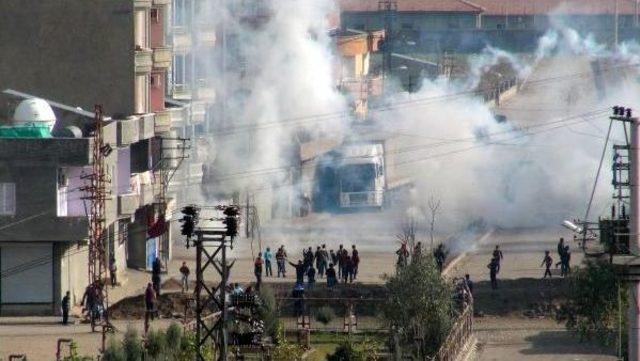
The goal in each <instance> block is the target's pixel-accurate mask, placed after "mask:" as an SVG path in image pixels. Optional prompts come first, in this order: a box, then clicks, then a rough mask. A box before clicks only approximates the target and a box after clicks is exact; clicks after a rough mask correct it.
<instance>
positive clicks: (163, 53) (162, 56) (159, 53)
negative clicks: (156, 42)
mask: <svg viewBox="0 0 640 361" xmlns="http://www.w3.org/2000/svg"><path fill="white" fill-rule="evenodd" d="M172 59H173V51H172V49H171V47H169V46H161V47H157V48H154V49H153V67H154V68H157V69H166V68H168V67H170V66H171V60H172Z"/></svg>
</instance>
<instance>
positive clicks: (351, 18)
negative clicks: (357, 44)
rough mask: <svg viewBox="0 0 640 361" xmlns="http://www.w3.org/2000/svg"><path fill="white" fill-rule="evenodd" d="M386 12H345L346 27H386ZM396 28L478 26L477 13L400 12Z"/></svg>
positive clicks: (422, 28) (343, 17)
mask: <svg viewBox="0 0 640 361" xmlns="http://www.w3.org/2000/svg"><path fill="white" fill-rule="evenodd" d="M384 16H385V15H384V13H370V12H362V13H360V12H343V13H342V14H341V24H342V27H344V28H352V29H359V30H380V29H384V24H385V18H384ZM394 24H395V29H396V30H427V29H440V30H441V29H472V28H475V27H476V15H475V14H471V13H425V12H399V13H396V16H395V18H394Z"/></svg>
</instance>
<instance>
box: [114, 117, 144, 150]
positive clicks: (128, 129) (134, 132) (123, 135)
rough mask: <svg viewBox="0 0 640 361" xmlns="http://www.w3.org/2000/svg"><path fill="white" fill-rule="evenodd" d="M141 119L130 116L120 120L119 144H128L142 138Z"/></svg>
mask: <svg viewBox="0 0 640 361" xmlns="http://www.w3.org/2000/svg"><path fill="white" fill-rule="evenodd" d="M139 121H140V120H139V119H138V117H134V116H130V117H127V119H122V120H118V121H117V122H118V132H117V138H118V146H126V145H129V144H133V143H135V142H137V141H138V140H140V135H139V132H140V125H139V124H138V122H139Z"/></svg>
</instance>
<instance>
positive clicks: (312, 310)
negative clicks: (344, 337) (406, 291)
mask: <svg viewBox="0 0 640 361" xmlns="http://www.w3.org/2000/svg"><path fill="white" fill-rule="evenodd" d="M276 301H277V312H278V318H279V319H280V321H282V323H283V325H284V329H285V331H293V330H310V331H326V332H347V333H350V332H356V331H359V332H374V331H382V330H386V329H387V328H386V327H385V326H384V324H383V323H382V322H381V321H380V320H379V318H378V317H377V316H378V313H379V307H380V305H381V304H382V302H383V299H380V298H290V297H284V298H278V299H277V300H276Z"/></svg>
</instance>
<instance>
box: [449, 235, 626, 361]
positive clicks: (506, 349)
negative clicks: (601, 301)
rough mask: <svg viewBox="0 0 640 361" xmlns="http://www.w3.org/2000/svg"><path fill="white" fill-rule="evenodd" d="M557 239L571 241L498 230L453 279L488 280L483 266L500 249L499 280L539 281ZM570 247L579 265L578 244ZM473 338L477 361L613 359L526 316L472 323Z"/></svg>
mask: <svg viewBox="0 0 640 361" xmlns="http://www.w3.org/2000/svg"><path fill="white" fill-rule="evenodd" d="M559 237H565V239H571V235H570V234H569V233H568V232H567V231H566V230H564V229H562V228H559V227H558V228H551V229H546V230H540V229H536V230H527V229H521V230H496V231H495V232H494V233H493V234H492V235H490V236H489V237H487V238H486V240H485V242H484V243H483V244H480V245H478V247H477V248H476V249H475V250H473V251H472V252H470V253H469V254H468V256H467V257H466V258H465V259H463V260H462V261H461V262H460V263H458V264H457V265H456V267H454V269H453V270H452V275H454V276H462V275H464V274H465V273H469V274H470V275H471V278H472V279H473V280H475V281H476V282H477V281H486V280H488V279H489V274H488V270H487V267H486V266H487V263H488V261H489V259H490V258H491V252H492V251H493V248H494V247H495V245H496V244H498V245H500V248H501V249H502V252H503V253H504V260H503V262H502V266H501V272H500V276H499V278H500V279H518V278H525V277H526V278H541V276H542V274H543V269H542V268H540V267H539V266H540V263H541V261H542V257H543V253H544V250H547V249H548V250H551V252H552V254H553V256H555V249H556V244H557V241H558V238H559ZM569 245H570V246H571V249H572V252H573V256H572V261H573V262H572V263H573V264H574V265H577V264H578V263H579V262H580V261H581V260H582V258H583V257H582V255H581V253H580V252H579V248H578V247H577V245H576V244H572V243H569ZM498 292H500V290H498ZM475 332H476V336H477V338H478V341H479V344H478V347H477V350H478V352H477V357H476V360H478V361H495V360H520V361H551V360H553V361H556V360H559V361H565V360H566V361H578V360H580V361H582V360H584V361H587V360H615V359H616V358H615V357H614V356H611V355H610V354H609V353H610V352H608V351H607V350H602V349H601V348H599V347H597V346H595V345H593V344H588V343H580V342H579V341H578V340H577V339H576V338H574V337H573V336H572V335H571V334H570V333H569V332H567V331H566V329H565V328H564V327H563V325H561V324H558V323H556V322H555V321H554V320H552V319H545V318H526V317H524V316H523V317H518V316H510V317H484V318H476V324H475Z"/></svg>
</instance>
